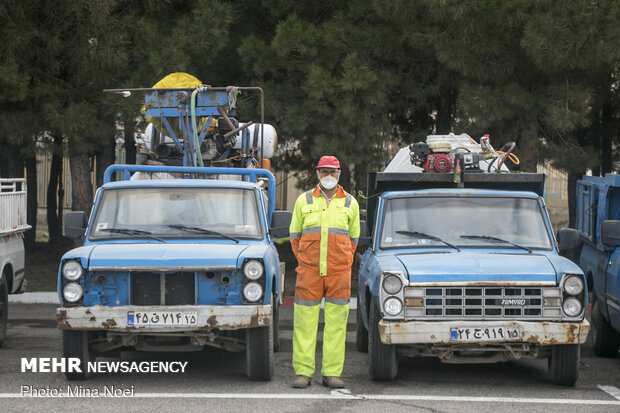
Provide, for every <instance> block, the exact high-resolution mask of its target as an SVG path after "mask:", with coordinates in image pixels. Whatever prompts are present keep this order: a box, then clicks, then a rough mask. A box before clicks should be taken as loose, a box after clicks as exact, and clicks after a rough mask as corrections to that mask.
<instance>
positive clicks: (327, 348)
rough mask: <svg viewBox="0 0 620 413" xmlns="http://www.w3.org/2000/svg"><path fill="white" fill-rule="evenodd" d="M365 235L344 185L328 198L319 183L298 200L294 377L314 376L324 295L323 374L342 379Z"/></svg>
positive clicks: (294, 229)
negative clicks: (355, 268) (354, 275)
mask: <svg viewBox="0 0 620 413" xmlns="http://www.w3.org/2000/svg"><path fill="white" fill-rule="evenodd" d="M359 235H360V222H359V205H358V203H357V201H356V200H355V198H353V197H352V196H351V195H350V194H348V193H346V192H345V191H344V190H343V189H342V187H341V186H340V185H338V190H337V192H336V193H335V194H334V196H333V197H332V198H331V199H330V200H329V202H328V201H327V200H326V199H325V197H324V196H323V194H322V193H321V190H320V187H319V185H317V186H316V187H315V188H314V189H313V190H311V191H308V192H306V193H304V194H302V195H300V196H299V197H298V198H297V201H296V202H295V209H294V211H293V217H292V220H291V225H290V239H291V247H292V248H293V253H294V254H295V257H296V258H297V262H298V264H299V265H298V267H297V269H296V271H297V282H296V284H295V304H294V321H293V368H294V369H295V374H297V375H304V376H308V377H312V375H313V373H314V361H315V360H314V359H315V350H316V335H317V329H318V322H319V309H320V304H321V299H322V298H323V297H325V328H324V331H323V363H322V369H321V372H322V374H323V376H336V377H338V376H340V374H341V373H342V367H343V365H344V350H345V338H346V332H347V318H348V315H349V300H350V296H351V265H352V264H353V257H354V254H355V249H356V247H357V242H358V239H359Z"/></svg>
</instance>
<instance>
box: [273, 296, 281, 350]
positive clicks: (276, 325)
mask: <svg viewBox="0 0 620 413" xmlns="http://www.w3.org/2000/svg"><path fill="white" fill-rule="evenodd" d="M272 305H273V307H272V308H273V351H276V352H277V351H278V350H279V349H280V303H277V302H275V300H272Z"/></svg>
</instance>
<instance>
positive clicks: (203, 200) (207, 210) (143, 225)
mask: <svg viewBox="0 0 620 413" xmlns="http://www.w3.org/2000/svg"><path fill="white" fill-rule="evenodd" d="M259 211H260V209H259V206H258V199H257V196H256V193H255V192H254V191H252V190H250V189H238V188H205V187H199V188H175V187H170V188H161V187H159V188H127V189H125V188H119V189H107V190H105V191H103V193H102V194H101V200H100V202H99V207H98V208H97V211H96V213H95V214H96V215H95V219H94V222H93V225H92V227H91V228H92V230H91V232H90V238H91V239H109V238H128V235H129V234H128V233H127V231H132V234H131V238H139V237H140V235H139V233H140V232H141V231H144V232H143V233H144V234H148V236H147V235H145V236H144V237H145V238H148V237H154V236H155V237H159V238H228V239H232V240H237V239H244V238H246V239H247V238H249V239H260V238H262V226H261V221H260V216H259ZM113 228H123V231H115V230H109V229H113ZM190 228H201V229H203V230H200V231H199V230H188V229H190Z"/></svg>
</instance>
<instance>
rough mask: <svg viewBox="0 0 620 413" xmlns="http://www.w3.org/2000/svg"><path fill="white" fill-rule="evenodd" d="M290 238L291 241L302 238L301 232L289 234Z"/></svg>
mask: <svg viewBox="0 0 620 413" xmlns="http://www.w3.org/2000/svg"><path fill="white" fill-rule="evenodd" d="M289 238H290V239H297V238H301V232H291V233H290V234H289Z"/></svg>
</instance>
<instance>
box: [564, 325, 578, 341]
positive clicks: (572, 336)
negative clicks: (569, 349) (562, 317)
mask: <svg viewBox="0 0 620 413" xmlns="http://www.w3.org/2000/svg"><path fill="white" fill-rule="evenodd" d="M566 338H567V340H568V341H569V342H570V343H577V342H579V340H578V339H579V328H578V327H577V326H576V325H574V324H572V325H570V326H569V327H568V331H566Z"/></svg>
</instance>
